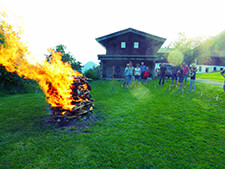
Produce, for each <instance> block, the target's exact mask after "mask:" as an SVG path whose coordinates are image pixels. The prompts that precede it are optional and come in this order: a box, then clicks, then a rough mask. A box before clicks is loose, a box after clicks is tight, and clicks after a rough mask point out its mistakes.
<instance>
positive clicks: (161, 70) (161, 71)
mask: <svg viewBox="0 0 225 169" xmlns="http://www.w3.org/2000/svg"><path fill="white" fill-rule="evenodd" d="M166 71H167V69H166V66H165V63H163V64H162V66H161V67H160V69H159V74H160V78H159V86H160V85H161V81H162V79H163V82H162V85H164V81H165V76H166Z"/></svg>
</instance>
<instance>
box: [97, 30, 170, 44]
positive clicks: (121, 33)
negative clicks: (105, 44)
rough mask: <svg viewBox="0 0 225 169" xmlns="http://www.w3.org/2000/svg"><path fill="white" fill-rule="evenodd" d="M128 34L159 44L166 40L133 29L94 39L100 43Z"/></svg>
mask: <svg viewBox="0 0 225 169" xmlns="http://www.w3.org/2000/svg"><path fill="white" fill-rule="evenodd" d="M129 32H132V33H134V34H137V35H141V36H144V37H147V38H151V39H154V40H157V41H160V42H165V40H166V39H165V38H161V37H158V36H155V35H152V34H149V33H145V32H142V31H139V30H136V29H133V28H128V29H124V30H121V31H118V32H115V33H112V34H109V35H105V36H102V37H99V38H96V41H98V42H101V41H103V40H106V39H110V38H113V37H116V36H120V35H123V34H125V33H129Z"/></svg>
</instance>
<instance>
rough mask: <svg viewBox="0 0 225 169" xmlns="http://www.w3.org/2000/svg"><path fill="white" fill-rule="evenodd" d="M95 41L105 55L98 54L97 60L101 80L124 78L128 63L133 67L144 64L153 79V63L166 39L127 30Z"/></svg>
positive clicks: (131, 29)
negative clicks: (103, 49)
mask: <svg viewBox="0 0 225 169" xmlns="http://www.w3.org/2000/svg"><path fill="white" fill-rule="evenodd" d="M96 41H97V42H99V43H100V44H101V45H102V46H103V47H104V48H106V54H99V55H98V59H99V60H100V70H101V74H102V78H104V79H107V78H112V76H113V75H114V77H115V78H122V77H124V69H125V66H126V64H127V63H129V62H130V61H131V62H132V63H133V66H136V63H141V62H144V63H145V65H146V66H149V68H150V72H151V75H152V76H153V77H154V74H155V73H154V72H155V63H156V61H157V59H158V57H159V55H157V54H156V53H157V51H158V50H159V49H160V47H161V46H162V45H163V43H164V42H165V41H166V39H165V38H162V37H158V36H155V35H152V34H149V33H145V32H142V31H139V30H136V29H133V28H128V29H125V30H121V31H118V32H115V33H112V34H109V35H105V36H102V37H99V38H96ZM113 72H114V74H113Z"/></svg>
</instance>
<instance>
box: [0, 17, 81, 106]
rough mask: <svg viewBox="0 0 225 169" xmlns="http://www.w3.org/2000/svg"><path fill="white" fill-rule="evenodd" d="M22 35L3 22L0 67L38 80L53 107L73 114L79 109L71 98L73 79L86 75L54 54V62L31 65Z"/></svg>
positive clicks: (1, 26) (0, 31) (58, 54)
mask: <svg viewBox="0 0 225 169" xmlns="http://www.w3.org/2000/svg"><path fill="white" fill-rule="evenodd" d="M2 16H3V15H2ZM3 17H4V16H3ZM19 34H20V32H15V31H13V29H12V26H11V25H9V24H7V23H6V22H5V21H2V22H1V25H0V35H3V37H1V36H0V40H3V41H4V43H3V44H1V43H0V65H3V66H4V67H5V68H6V70H7V71H8V72H16V73H17V74H18V75H19V76H21V77H24V78H28V79H33V80H36V81H37V82H38V84H39V86H40V88H41V89H42V90H43V92H44V93H45V95H46V100H47V102H48V103H50V104H51V106H52V107H62V108H63V109H65V110H72V109H73V108H74V107H75V105H72V101H73V99H72V96H71V93H72V83H73V80H74V78H73V77H74V76H83V75H82V74H80V73H79V72H77V71H74V70H73V69H72V68H71V65H70V64H69V63H64V62H62V54H61V53H57V52H55V51H53V50H50V52H51V53H52V57H51V60H50V62H47V61H44V62H43V63H42V64H40V63H36V64H35V65H34V64H30V63H29V62H28V61H27V60H26V56H27V55H29V54H30V52H29V51H28V47H27V46H26V45H25V44H23V43H22V42H21V41H20V37H19ZM0 42H1V41H0Z"/></svg>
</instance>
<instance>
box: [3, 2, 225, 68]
mask: <svg viewBox="0 0 225 169" xmlns="http://www.w3.org/2000/svg"><path fill="white" fill-rule="evenodd" d="M0 11H4V12H6V13H7V15H8V20H9V22H10V23H12V24H14V25H19V26H20V27H21V28H22V29H23V30H24V33H23V34H22V35H21V36H22V40H23V41H24V42H25V43H27V45H28V46H29V49H30V51H31V52H32V58H35V60H37V61H39V60H41V59H44V58H45V56H44V54H46V53H47V49H48V48H53V47H55V46H56V45H59V44H63V45H65V46H66V47H67V52H70V53H71V54H72V55H73V57H74V58H75V59H76V60H77V61H80V62H81V63H82V64H85V63H87V62H88V61H93V62H95V63H99V61H98V58H97V55H98V54H105V49H104V48H103V47H102V46H101V45H100V44H99V43H98V42H97V41H96V40H95V38H98V37H101V36H104V35H107V34H110V33H114V32H117V31H120V30H123V29H127V28H130V27H131V28H134V29H137V30H140V31H143V32H146V33H150V34H152V35H156V36H159V37H163V38H166V39H167V40H166V42H165V43H164V46H168V45H169V44H170V43H171V42H173V41H175V40H176V39H177V38H178V33H179V32H183V33H185V34H186V35H187V36H188V37H196V36H203V37H210V36H215V35H217V34H219V33H220V32H222V31H224V30H225V22H224V19H225V18H224V17H225V10H224V0H213V1H212V0H60V1H59V0H0Z"/></svg>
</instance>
